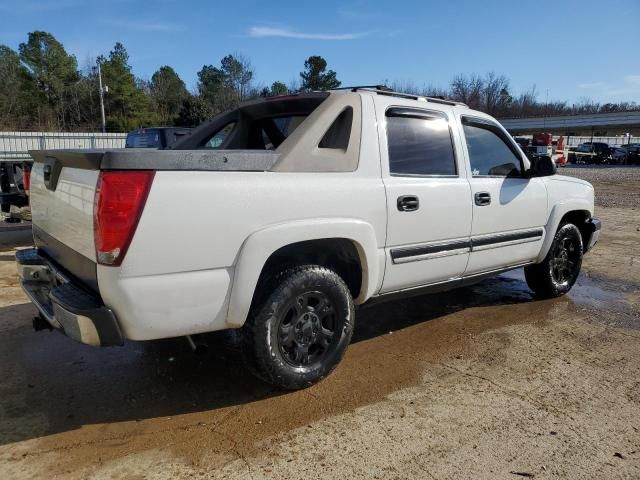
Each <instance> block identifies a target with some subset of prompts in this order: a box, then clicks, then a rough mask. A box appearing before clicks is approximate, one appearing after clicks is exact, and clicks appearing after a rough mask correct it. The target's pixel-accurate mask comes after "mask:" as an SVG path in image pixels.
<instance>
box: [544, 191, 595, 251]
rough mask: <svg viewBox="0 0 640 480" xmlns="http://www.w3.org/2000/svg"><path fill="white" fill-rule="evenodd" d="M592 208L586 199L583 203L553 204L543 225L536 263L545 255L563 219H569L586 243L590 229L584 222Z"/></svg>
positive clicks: (586, 243)
mask: <svg viewBox="0 0 640 480" xmlns="http://www.w3.org/2000/svg"><path fill="white" fill-rule="evenodd" d="M592 208H593V207H592V206H591V205H589V203H588V202H587V201H585V202H584V203H577V202H575V203H574V202H572V203H571V204H558V205H555V206H554V207H553V209H552V211H551V214H550V215H549V220H548V221H547V225H546V226H545V238H544V241H543V242H542V249H541V250H540V254H539V255H538V258H537V259H536V263H539V262H541V261H542V260H544V258H545V257H546V256H547V253H549V249H550V248H551V243H552V242H553V237H554V236H555V233H556V231H557V230H558V227H559V226H560V224H561V223H563V222H565V221H570V222H571V223H573V224H574V225H575V226H576V227H578V230H580V234H581V236H582V243H583V245H588V243H589V238H590V236H591V231H590V230H589V228H588V226H587V223H586V222H587V221H588V220H589V219H590V218H591V217H592Z"/></svg>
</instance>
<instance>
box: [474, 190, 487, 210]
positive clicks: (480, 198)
mask: <svg viewBox="0 0 640 480" xmlns="http://www.w3.org/2000/svg"><path fill="white" fill-rule="evenodd" d="M473 198H474V199H475V201H476V205H478V206H479V207H484V206H485V205H489V204H490V203H491V194H490V193H489V192H478V193H476V194H475V195H474V197H473Z"/></svg>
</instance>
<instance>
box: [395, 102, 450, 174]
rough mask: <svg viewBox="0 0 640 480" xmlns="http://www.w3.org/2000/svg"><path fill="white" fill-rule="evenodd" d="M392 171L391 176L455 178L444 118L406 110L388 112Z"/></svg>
mask: <svg viewBox="0 0 640 480" xmlns="http://www.w3.org/2000/svg"><path fill="white" fill-rule="evenodd" d="M387 143H388V145H389V171H390V172H391V174H392V175H394V174H395V175H456V173H457V172H456V160H455V155H454V152H453V143H452V140H451V132H450V130H449V123H448V122H447V119H446V118H445V117H441V116H437V115H434V116H431V115H425V114H422V113H416V112H413V113H412V111H411V110H407V109H390V110H388V111H387Z"/></svg>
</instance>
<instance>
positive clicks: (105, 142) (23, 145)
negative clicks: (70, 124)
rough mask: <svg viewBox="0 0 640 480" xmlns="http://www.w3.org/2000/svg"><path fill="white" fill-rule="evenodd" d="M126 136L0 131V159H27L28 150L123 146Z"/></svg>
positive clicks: (117, 134) (123, 134) (124, 134)
mask: <svg viewBox="0 0 640 480" xmlns="http://www.w3.org/2000/svg"><path fill="white" fill-rule="evenodd" d="M126 138H127V134H126V133H90V132H89V133H75V132H74V133H66V132H0V161H2V160H25V159H29V158H31V157H30V156H29V153H28V152H29V150H56V149H73V148H124V146H125V140H126Z"/></svg>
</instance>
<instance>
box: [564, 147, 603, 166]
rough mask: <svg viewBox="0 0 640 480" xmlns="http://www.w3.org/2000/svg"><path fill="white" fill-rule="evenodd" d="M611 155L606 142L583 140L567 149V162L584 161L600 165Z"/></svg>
mask: <svg viewBox="0 0 640 480" xmlns="http://www.w3.org/2000/svg"><path fill="white" fill-rule="evenodd" d="M610 157H611V151H610V147H609V144H608V143H603V142H584V143H581V144H580V145H578V146H577V147H575V148H571V149H569V163H577V162H585V163H595V164H596V165H600V164H603V163H607V162H608V161H609V159H610Z"/></svg>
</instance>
